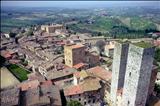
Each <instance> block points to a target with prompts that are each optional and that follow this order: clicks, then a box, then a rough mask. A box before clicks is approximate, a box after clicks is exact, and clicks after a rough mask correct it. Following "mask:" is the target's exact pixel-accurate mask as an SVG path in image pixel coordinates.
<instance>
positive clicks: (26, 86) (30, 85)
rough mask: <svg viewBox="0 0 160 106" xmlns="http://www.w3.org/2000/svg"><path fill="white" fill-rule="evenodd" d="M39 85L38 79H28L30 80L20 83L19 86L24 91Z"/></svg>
mask: <svg viewBox="0 0 160 106" xmlns="http://www.w3.org/2000/svg"><path fill="white" fill-rule="evenodd" d="M38 86H39V81H38V80H33V81H28V82H24V83H21V84H19V85H18V87H20V88H21V90H22V91H26V90H28V89H33V88H37V87H38Z"/></svg>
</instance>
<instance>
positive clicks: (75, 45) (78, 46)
mask: <svg viewBox="0 0 160 106" xmlns="http://www.w3.org/2000/svg"><path fill="white" fill-rule="evenodd" d="M69 47H70V48H71V49H77V48H82V47H85V46H84V45H82V44H73V45H69Z"/></svg>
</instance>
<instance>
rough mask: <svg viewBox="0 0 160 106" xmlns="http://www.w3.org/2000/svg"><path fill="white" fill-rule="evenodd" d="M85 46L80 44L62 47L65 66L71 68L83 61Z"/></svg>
mask: <svg viewBox="0 0 160 106" xmlns="http://www.w3.org/2000/svg"><path fill="white" fill-rule="evenodd" d="M85 49H86V48H85V46H84V45H82V44H72V45H66V46H64V59H65V64H66V65H67V66H70V67H73V66H74V65H76V64H78V63H82V62H84V60H85Z"/></svg>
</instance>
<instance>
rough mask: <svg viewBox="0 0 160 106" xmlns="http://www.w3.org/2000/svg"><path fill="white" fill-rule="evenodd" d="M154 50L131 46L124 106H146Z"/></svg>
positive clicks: (123, 99)
mask: <svg viewBox="0 0 160 106" xmlns="http://www.w3.org/2000/svg"><path fill="white" fill-rule="evenodd" d="M153 56H154V48H145V49H144V48H140V47H138V46H135V45H132V44H130V46H129V53H128V60H127V69H126V70H127V71H126V75H125V84H124V89H123V96H122V106H145V103H146V99H147V95H148V88H149V85H150V77H151V70H152V64H153Z"/></svg>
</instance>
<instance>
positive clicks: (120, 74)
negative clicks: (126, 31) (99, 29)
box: [111, 42, 129, 105]
mask: <svg viewBox="0 0 160 106" xmlns="http://www.w3.org/2000/svg"><path fill="white" fill-rule="evenodd" d="M128 48H129V44H128V43H124V42H116V43H115V48H114V56H113V66H112V81H111V101H112V103H113V105H115V103H116V97H117V90H118V89H120V88H123V85H124V78H125V73H126V64H127V57H128Z"/></svg>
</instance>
